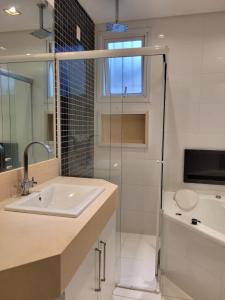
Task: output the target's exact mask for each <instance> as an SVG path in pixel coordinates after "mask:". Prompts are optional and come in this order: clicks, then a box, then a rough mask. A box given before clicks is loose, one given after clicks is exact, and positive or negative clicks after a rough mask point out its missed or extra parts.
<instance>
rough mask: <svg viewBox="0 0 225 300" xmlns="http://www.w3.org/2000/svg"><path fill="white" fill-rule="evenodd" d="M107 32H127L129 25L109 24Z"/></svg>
mask: <svg viewBox="0 0 225 300" xmlns="http://www.w3.org/2000/svg"><path fill="white" fill-rule="evenodd" d="M106 30H107V31H111V32H127V31H128V25H127V24H121V23H107V24H106Z"/></svg>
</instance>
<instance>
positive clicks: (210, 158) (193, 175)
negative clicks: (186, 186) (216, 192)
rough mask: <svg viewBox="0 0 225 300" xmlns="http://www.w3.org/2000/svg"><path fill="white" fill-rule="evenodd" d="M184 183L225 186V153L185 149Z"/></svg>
mask: <svg viewBox="0 0 225 300" xmlns="http://www.w3.org/2000/svg"><path fill="white" fill-rule="evenodd" d="M184 182H192V183H203V184H218V185H225V151H221V150H197V149H185V150H184Z"/></svg>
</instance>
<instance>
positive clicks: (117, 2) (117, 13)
mask: <svg viewBox="0 0 225 300" xmlns="http://www.w3.org/2000/svg"><path fill="white" fill-rule="evenodd" d="M115 6H116V7H115V12H116V14H115V15H116V24H118V23H119V0H115Z"/></svg>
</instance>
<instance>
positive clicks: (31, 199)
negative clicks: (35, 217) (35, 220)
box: [5, 183, 105, 218]
mask: <svg viewBox="0 0 225 300" xmlns="http://www.w3.org/2000/svg"><path fill="white" fill-rule="evenodd" d="M104 190H105V189H104V188H102V187H98V186H90V185H72V184H59V183H55V184H50V185H49V186H47V187H45V188H43V189H41V190H40V191H34V192H33V193H31V194H30V195H28V196H24V197H21V198H20V199H19V200H17V201H15V202H13V203H12V204H9V205H6V206H5V210H9V211H17V212H26V213H33V214H42V215H43V214H44V215H53V216H62V217H71V218H76V217H78V216H79V215H80V214H81V213H82V212H83V211H84V210H85V209H86V208H87V207H88V206H89V205H90V204H91V203H92V202H93V201H94V200H95V199H96V198H97V197H98V196H99V195H100V194H101V193H102V192H103V191H104Z"/></svg>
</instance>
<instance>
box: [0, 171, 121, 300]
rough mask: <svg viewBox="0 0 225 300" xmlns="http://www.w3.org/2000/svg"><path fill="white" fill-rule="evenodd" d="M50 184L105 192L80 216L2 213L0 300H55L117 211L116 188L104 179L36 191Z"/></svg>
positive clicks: (65, 179) (71, 180)
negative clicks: (87, 186) (93, 188)
mask: <svg viewBox="0 0 225 300" xmlns="http://www.w3.org/2000/svg"><path fill="white" fill-rule="evenodd" d="M51 182H64V183H65V182H67V183H69V184H71V183H74V184H90V185H98V186H103V187H105V191H104V192H103V193H102V194H101V195H100V196H99V197H98V198H97V199H96V200H95V202H93V203H92V204H91V205H90V206H89V207H88V208H87V209H86V210H85V211H84V212H83V213H82V214H81V215H80V216H79V217H78V218H61V217H54V216H43V215H34V214H23V213H14V212H7V211H1V212H0V235H1V240H0V291H1V293H0V297H1V298H3V299H4V300H11V299H16V300H30V299H32V300H40V299H42V300H51V299H54V298H56V297H58V296H59V295H60V294H61V293H62V292H63V291H64V290H65V288H66V287H67V285H68V283H69V282H70V280H71V279H72V277H73V276H74V274H75V273H76V270H77V269H78V268H79V266H80V264H81V263H82V261H83V259H84V258H85V256H86V254H87V253H88V251H89V250H90V248H91V247H92V245H93V243H94V242H95V241H96V240H97V238H98V236H99V234H100V233H101V231H102V229H103V228H104V226H105V225H106V224H107V221H108V220H109V219H110V217H111V215H112V214H113V212H114V211H115V209H116V206H117V186H116V185H114V184H111V183H109V182H107V181H105V180H102V179H85V178H69V177H56V178H55V179H53V180H50V181H48V182H46V183H44V184H41V185H40V186H37V188H35V189H38V188H41V187H43V186H45V185H48V184H49V183H51ZM12 201H15V198H14V199H7V200H6V201H4V202H3V203H2V205H1V208H3V207H4V205H5V204H6V203H10V202H12ZM46 245H47V247H46ZM7 250H8V251H7ZM15 297H16V298H15Z"/></svg>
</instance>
